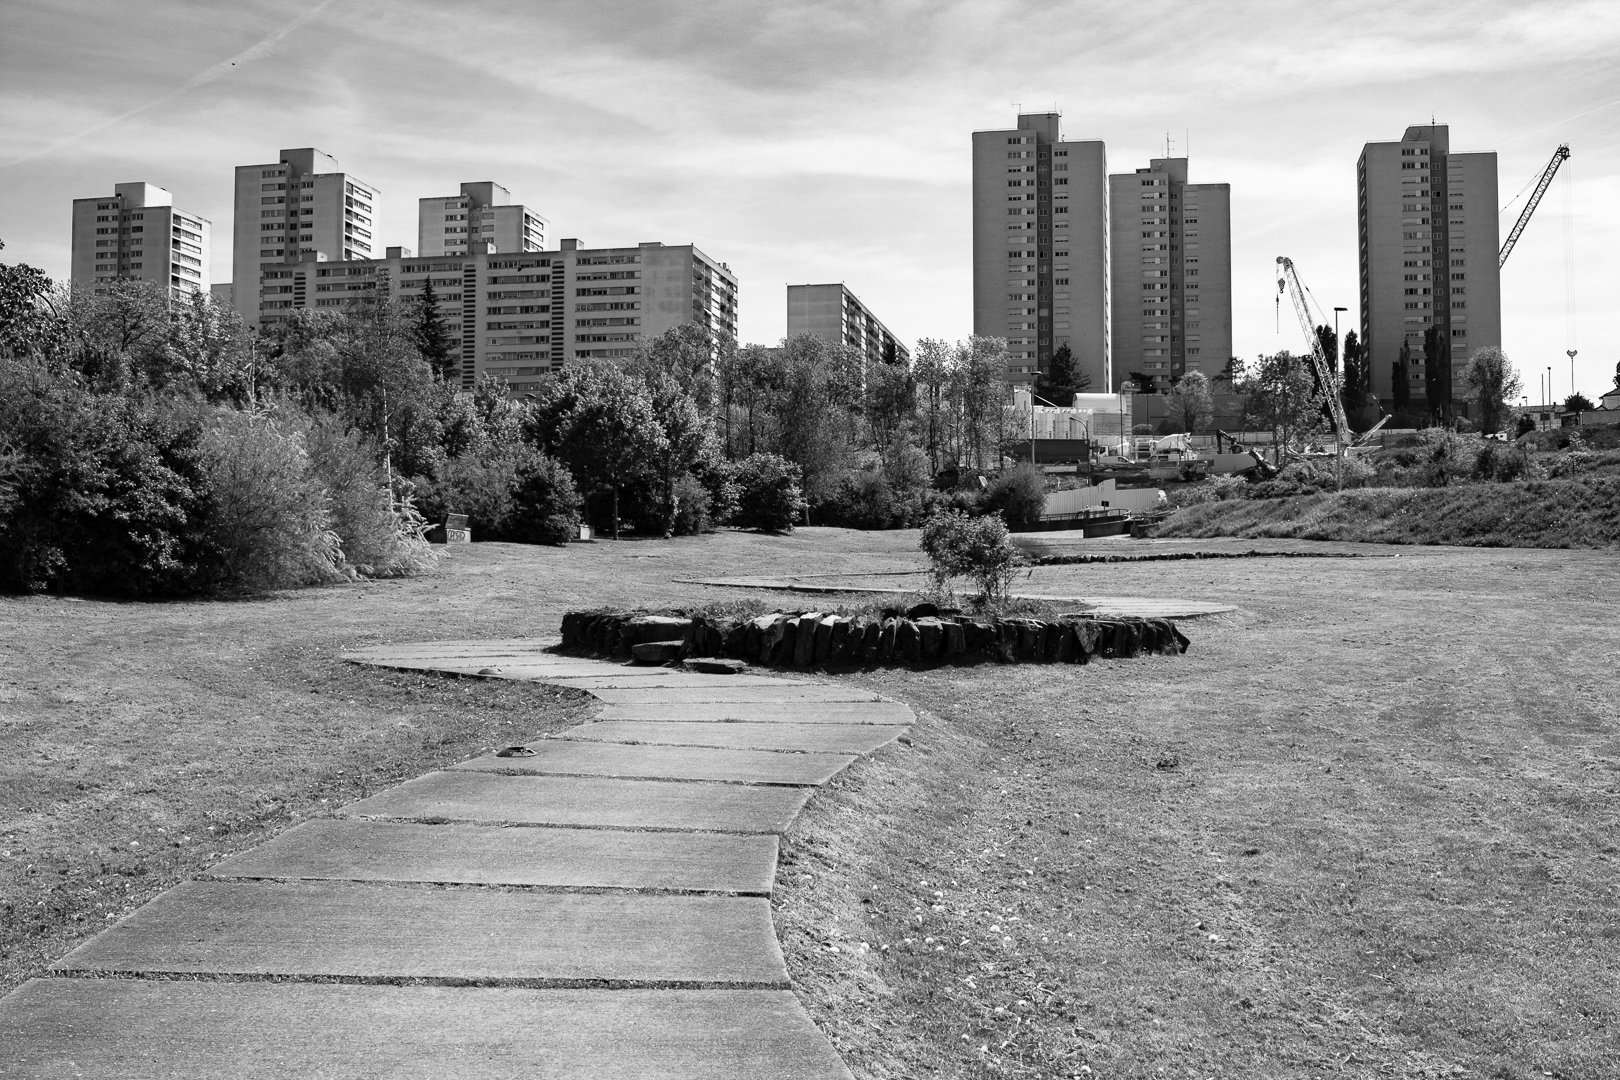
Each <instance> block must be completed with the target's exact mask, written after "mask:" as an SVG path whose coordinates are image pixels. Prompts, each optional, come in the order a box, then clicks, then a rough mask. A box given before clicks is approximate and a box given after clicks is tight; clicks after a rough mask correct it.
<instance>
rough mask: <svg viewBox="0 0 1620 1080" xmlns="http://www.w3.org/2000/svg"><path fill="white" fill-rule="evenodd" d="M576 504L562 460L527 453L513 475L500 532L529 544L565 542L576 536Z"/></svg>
mask: <svg viewBox="0 0 1620 1080" xmlns="http://www.w3.org/2000/svg"><path fill="white" fill-rule="evenodd" d="M579 504H580V498H579V492H578V491H576V490H575V489H574V479H573V477H572V476H570V475H569V472H568V470H567V469H566V468H564V467H563V464H562V462H560V461H558V460H556V459H555V458H550V457H547V456H546V455H544V454H530V455H528V456H526V457H525V458H524V459H523V461H522V462H521V463H520V464H519V465H518V467H517V470H516V472H515V474H514V477H513V482H512V487H511V510H510V512H509V514H508V516H507V518H506V520H505V521H503V523H502V526H503V529H504V533H503V535H505V536H507V537H509V538H510V539H513V540H517V541H520V542H523V543H529V544H566V543H568V541H569V540H571V539H573V538H574V537H576V536H578V535H579ZM473 535H474V536H476V535H478V534H477V533H474V534H473Z"/></svg>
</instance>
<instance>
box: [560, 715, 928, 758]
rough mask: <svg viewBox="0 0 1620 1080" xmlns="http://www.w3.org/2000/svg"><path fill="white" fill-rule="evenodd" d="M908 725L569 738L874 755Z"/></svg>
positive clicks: (699, 727) (696, 727)
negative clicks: (873, 752)
mask: <svg viewBox="0 0 1620 1080" xmlns="http://www.w3.org/2000/svg"><path fill="white" fill-rule="evenodd" d="M907 730H908V729H907V728H906V727H905V726H904V725H893V726H884V725H878V724H790V723H787V722H785V721H778V722H777V723H772V724H746V723H733V724H717V723H685V722H680V721H655V720H598V721H594V722H592V723H589V724H581V725H579V726H578V727H574V728H569V729H568V730H567V731H565V732H563V735H564V736H565V737H567V738H569V739H581V740H586V739H594V740H598V741H601V742H610V743H644V744H647V745H649V746H724V747H733V748H739V749H741V748H752V749H757V750H806V751H814V752H820V753H829V754H869V753H871V752H872V751H873V750H876V749H877V748H878V747H880V746H886V745H888V744H889V743H891V742H893V741H894V740H895V739H897V738H898V737H900V736H901V735H904V734H905V733H906V731H907Z"/></svg>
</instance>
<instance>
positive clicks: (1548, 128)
mask: <svg viewBox="0 0 1620 1080" xmlns="http://www.w3.org/2000/svg"><path fill="white" fill-rule="evenodd" d="M1616 105H1620V101H1611V102H1609V103H1608V104H1607V105H1599V106H1597V108H1595V109H1587V110H1586V111H1585V112H1578V113H1576V114H1575V115H1574V116H1566V117H1564V118H1563V119H1562V120H1560V121H1558V123H1556V124H1548V125H1547V126H1546V127H1543V128H1536V130H1534V131H1527V132H1525V133H1524V134H1523V135H1515V136H1513V138H1511V139H1503V140H1502V141H1501V142H1499V143H1497V144H1496V145H1497V146H1506V145H1507V144H1508V143H1510V142H1518V141H1519V140H1520V139H1528V138H1529V137H1530V136H1532V135H1540V134H1541V133H1542V132H1544V131H1551V130H1552V129H1553V128H1555V127H1562V126H1563V125H1565V124H1567V123H1569V122H1570V121H1571V120H1579V119H1580V118H1581V117H1583V116H1591V115H1592V114H1593V113H1595V112H1602V111H1603V110H1604V109H1612V108H1614V107H1615V106H1616Z"/></svg>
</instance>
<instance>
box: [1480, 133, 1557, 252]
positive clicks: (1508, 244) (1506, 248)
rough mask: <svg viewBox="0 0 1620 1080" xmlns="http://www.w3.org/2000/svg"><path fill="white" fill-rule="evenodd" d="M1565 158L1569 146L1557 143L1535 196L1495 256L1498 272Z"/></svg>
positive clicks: (1525, 207)
mask: <svg viewBox="0 0 1620 1080" xmlns="http://www.w3.org/2000/svg"><path fill="white" fill-rule="evenodd" d="M1567 157H1569V144H1568V143H1559V144H1558V149H1556V150H1554V151H1553V156H1552V160H1551V161H1549V162H1547V167H1546V168H1545V169H1543V170H1542V172H1541V179H1540V180H1539V181H1537V182H1536V190H1535V194H1533V195H1531V196H1530V201H1529V202H1527V203H1525V204H1524V210H1523V212H1522V213H1520V214H1519V220H1518V221H1515V222H1514V223H1513V230H1512V231H1511V232H1509V233H1508V238H1507V240H1506V241H1504V242H1503V244H1502V254H1501V255H1499V256H1497V259H1496V268H1497V269H1498V270H1500V269H1501V268H1502V265H1503V264H1504V263H1506V262H1507V257H1508V255H1510V254H1511V253H1512V252H1513V245H1514V244H1517V243H1518V242H1519V234H1520V233H1522V232H1524V227H1525V226H1526V225H1528V224H1530V215H1531V214H1534V213H1535V212H1536V207H1537V206H1539V205H1541V197H1542V196H1543V195H1545V194H1546V193H1547V188H1548V186H1549V185H1550V184H1551V183H1552V182H1553V177H1555V176H1557V175H1558V166H1560V165H1562V164H1563V163H1564V159H1565V158H1567Z"/></svg>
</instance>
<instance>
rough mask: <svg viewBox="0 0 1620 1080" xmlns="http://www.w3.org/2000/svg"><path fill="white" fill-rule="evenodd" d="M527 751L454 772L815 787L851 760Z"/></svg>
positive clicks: (592, 745) (554, 743) (599, 748)
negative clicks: (611, 777) (521, 755)
mask: <svg viewBox="0 0 1620 1080" xmlns="http://www.w3.org/2000/svg"><path fill="white" fill-rule="evenodd" d="M528 749H529V750H530V752H531V753H533V755H534V756H533V757H496V756H495V755H494V754H486V755H484V756H483V757H477V758H473V759H472V760H471V761H464V762H462V763H461V764H460V765H457V766H455V768H457V769H466V770H472V771H477V772H496V773H511V774H514V775H526V774H551V775H557V776H618V777H637V778H641V779H657V778H663V779H669V780H716V781H721V782H726V783H736V784H780V785H788V786H794V787H814V786H817V785H819V784H825V783H826V782H827V781H828V780H831V779H832V778H833V776H834V775H835V774H836V773H837V772H838V771H839V770H840V769H842V768H844V766H846V765H848V764H849V763H850V762H852V761H854V760H855V758H854V756H853V755H851V754H782V753H773V752H771V751H769V750H722V749H716V748H713V747H702V746H623V745H619V744H615V743H598V742H575V741H574V740H572V739H545V740H542V741H540V742H535V743H530V744H529V747H528Z"/></svg>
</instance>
